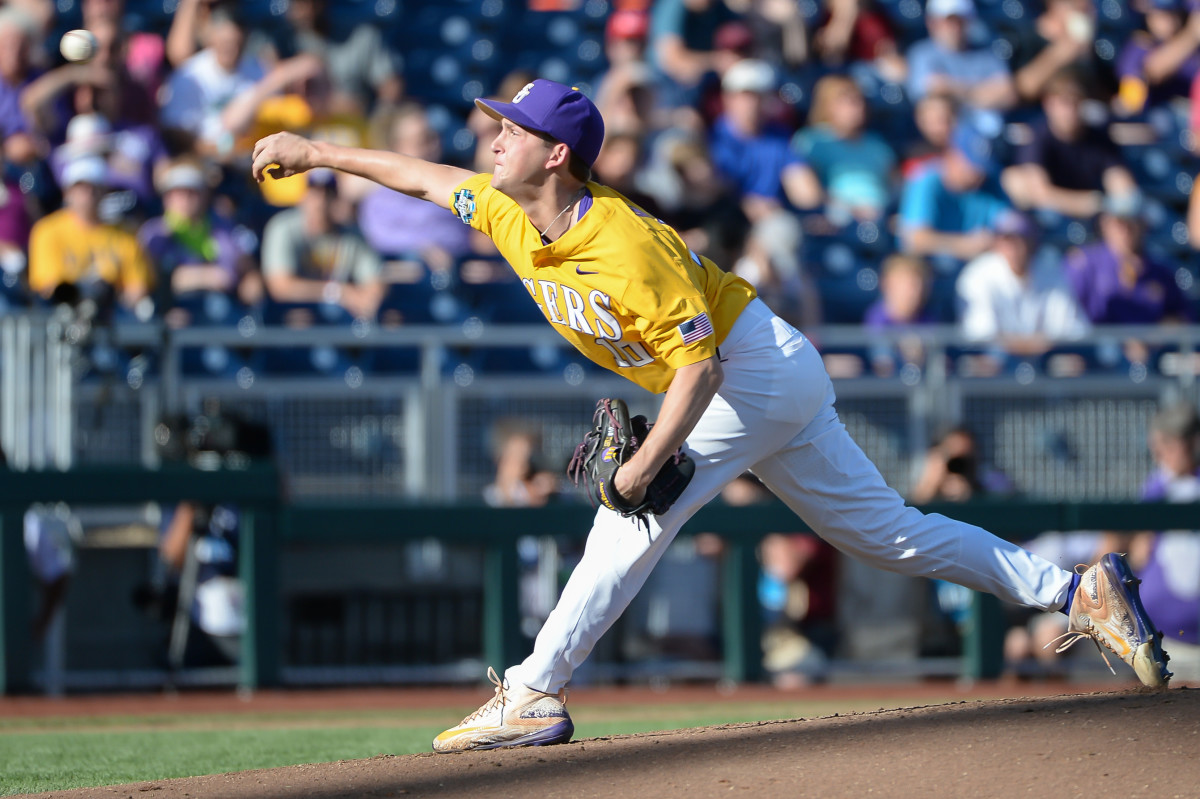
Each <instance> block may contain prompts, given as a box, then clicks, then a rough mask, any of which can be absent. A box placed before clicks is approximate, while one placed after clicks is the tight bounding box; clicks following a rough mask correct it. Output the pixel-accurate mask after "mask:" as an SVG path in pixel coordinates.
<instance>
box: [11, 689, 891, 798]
mask: <svg viewBox="0 0 1200 799" xmlns="http://www.w3.org/2000/svg"><path fill="white" fill-rule="evenodd" d="M878 707H879V701H878V700H875V701H869V700H867V701H863V702H859V703H856V704H855V703H847V702H845V701H843V702H839V703H836V704H834V703H829V702H823V703H807V704H803V705H801V704H794V703H793V704H789V703H782V704H781V703H746V704H697V705H679V704H670V705H660V706H646V705H639V706H632V707H630V706H609V707H604V706H584V707H580V708H579V710H578V711H577V712H576V713H575V714H573V715H574V716H575V721H576V725H577V727H576V733H575V737H576V738H594V737H601V736H610V735H621V734H628V733H635V732H649V731H652V730H666V729H682V728H687V727H702V726H707V725H710V724H727V723H736V722H745V721H757V720H763V719H776V718H798V717H809V718H811V717H816V716H821V715H828V714H830V713H835V712H841V713H844V712H849V711H852V710H873V709H876V708H878ZM472 709H473V708H465V707H464V708H456V709H453V710H450V711H446V712H433V711H429V710H422V711H395V710H390V711H358V712H352V713H350V712H336V711H334V712H320V713H311V712H310V713H264V714H212V715H203V716H196V715H190V716H189V715H155V716H99V717H84V718H47V719H0V764H3V766H2V767H0V796H9V795H12V794H17V793H32V792H37V791H51V790H64V789H68V788H80V787H93V786H99V785H114V784H120V783H127V782H140V781H146V780H157V779H169V778H172V777H189V776H196V775H200V774H217V773H223V772H231V771H245V770H248V769H259V768H272V767H276V766H287V765H295V764H298V763H325V762H330V761H334V760H351V759H359V758H367V757H373V756H374V755H378V754H411V753H415V752H428V751H429V743H430V741H431V740H432V739H433V737H434V736H435V735H437V734H438V733H439V732H441V731H442V730H443V729H445V727H446V726H447V725H449V724H451V723H453V722H454V721H457V720H458V718H460V717H461V716H463V715H465V714H466V713H468V712H469V711H470V710H472Z"/></svg>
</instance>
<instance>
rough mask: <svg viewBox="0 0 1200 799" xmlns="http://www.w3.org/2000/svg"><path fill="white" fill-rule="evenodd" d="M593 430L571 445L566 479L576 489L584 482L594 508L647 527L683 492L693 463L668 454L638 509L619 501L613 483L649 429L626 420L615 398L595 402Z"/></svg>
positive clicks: (680, 454) (638, 421) (678, 454)
mask: <svg viewBox="0 0 1200 799" xmlns="http://www.w3.org/2000/svg"><path fill="white" fill-rule="evenodd" d="M592 422H593V427H592V429H591V430H590V431H589V432H588V434H587V435H586V436H584V437H583V441H581V442H580V443H579V444H578V445H577V446H576V447H575V454H574V455H572V456H571V463H570V464H569V465H568V466H567V475H568V476H569V477H570V478H571V479H572V480H573V481H574V482H575V485H579V484H580V483H583V484H584V485H585V488H586V490H587V492H588V498H589V499H590V500H592V504H593V505H595V504H596V503H599V504H601V505H603V506H604V507H606V508H608V509H609V510H613V511H616V512H617V513H619V514H621V515H622V516H626V517H629V516H633V517H636V518H637V519H638V521H640V522H642V523H643V524H645V525H646V526H647V527H649V526H650V523H649V514H651V513H653V514H655V515H658V514H662V513H666V512H667V510H668V509H670V507H671V506H672V505H674V504H675V500H677V499H679V495H680V494H682V493H683V490H684V489H685V488H687V485H688V483H690V482H691V480H692V475H694V474H695V473H696V462H695V461H693V460H692V459H691V458H689V457H688V456H687V453H685V452H684V451H683V450H682V449H679V450H678V451H676V452H675V454H674V455H672V456H671V457H670V458H669V459H668V460H667V462H666V463H664V464H663V466H662V468H661V469H659V470H658V474H656V475H655V476H654V479H653V480H652V481H650V485H649V486H647V487H646V496H645V498H643V499H642V501H641V502H639V503H637V504H636V505H635V504H633V503H631V502H629V501H627V500H626V499H625V498H624V497H622V496H621V495H620V494H619V493H618V492H617V489H616V484H615V482H614V479H615V478H616V476H617V470H618V469H620V468H621V466H622V465H623V464H625V463H627V462H628V461H629V459H630V458H632V457H633V453H635V452H637V451H638V448H639V447H640V446H641V445H642V442H644V441H645V440H646V436H647V434H649V432H650V428H651V427H652V426H653V425H651V424H649V423H647V421H646V417H645V416H640V415H639V416H634V417H633V418H632V419H631V418H630V417H629V408H628V406H626V405H625V403H624V402H623V401H622V400H619V399H602V400H600V401H599V402H598V403H596V413H595V415H594V416H593V417H592Z"/></svg>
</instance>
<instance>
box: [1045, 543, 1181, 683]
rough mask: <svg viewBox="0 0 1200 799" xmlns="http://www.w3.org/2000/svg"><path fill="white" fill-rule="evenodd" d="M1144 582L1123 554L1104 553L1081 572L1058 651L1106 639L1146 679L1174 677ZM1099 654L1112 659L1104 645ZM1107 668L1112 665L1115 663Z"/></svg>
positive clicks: (1157, 679)
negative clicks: (1144, 598) (1144, 600)
mask: <svg viewBox="0 0 1200 799" xmlns="http://www.w3.org/2000/svg"><path fill="white" fill-rule="evenodd" d="M1140 583H1141V580H1139V579H1137V578H1136V577H1134V576H1133V571H1132V570H1131V569H1130V568H1129V564H1128V563H1126V562H1125V558H1124V557H1122V556H1121V555H1117V554H1115V553H1109V554H1107V555H1105V556H1104V557H1102V558H1100V561H1099V562H1098V563H1096V565H1094V566H1092V567H1091V568H1089V569H1087V570H1086V571H1084V572H1083V573H1082V574H1081V575H1080V579H1079V588H1078V589H1076V591H1075V596H1074V597H1072V598H1071V607H1070V614H1069V615H1068V618H1070V620H1071V621H1070V624H1069V625H1068V627H1067V632H1066V634H1065V635H1063V636H1061V637H1060V639H1061V638H1066V639H1067V640H1066V641H1065V642H1064V643H1063V644H1062V645H1061V646H1059V647H1058V649H1056V650H1055V651H1056V652H1063V651H1065V650H1067V649H1069V648H1070V647H1071V646H1072V645H1073V644H1075V642H1076V641H1079V640H1080V639H1083V638H1091V639H1092V640H1093V641H1095V642H1096V648H1097V649H1099V647H1100V645H1101V644H1103V645H1104V647H1105V648H1106V649H1108V650H1109V651H1110V652H1112V653H1113V654H1115V655H1116V656H1117V657H1119V658H1121V660H1123V661H1125V662H1126V663H1128V664H1129V665H1130V667H1131V668H1132V669H1133V670H1134V672H1135V673H1136V674H1137V676H1138V679H1139V680H1141V681H1142V684H1143V685H1146V686H1149V687H1151V688H1163V687H1165V686H1166V685H1167V683H1168V682H1170V680H1171V672H1169V671H1167V661H1168V660H1170V658H1169V657H1168V655H1167V653H1166V652H1164V651H1163V648H1162V633H1161V632H1158V630H1156V629H1155V627H1154V623H1153V622H1152V621H1150V616H1149V615H1148V614H1147V613H1146V609H1145V608H1144V607H1143V606H1142V600H1141V597H1140V596H1139V595H1138V585H1139V584H1140ZM1051 643H1053V641H1052V642H1051ZM1100 654H1101V656H1103V657H1104V662H1105V663H1108V656H1107V655H1105V654H1104V650H1103V649H1101V650H1100ZM1108 668H1109V670H1110V671H1111V670H1112V664H1109V665H1108ZM1113 673H1114V674H1115V673H1116V672H1115V671H1114V672H1113Z"/></svg>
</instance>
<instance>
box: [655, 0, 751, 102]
mask: <svg viewBox="0 0 1200 799" xmlns="http://www.w3.org/2000/svg"><path fill="white" fill-rule="evenodd" d="M735 19H737V16H736V15H735V14H734V13H733V12H732V11H730V10H729V7H728V6H726V5H725V3H724V2H722V0H658V2H656V3H655V4H654V9H653V11H652V16H651V19H650V64H651V65H652V66H654V67H655V68H657V69H658V70H659V71H660V72H661V73H662V74H663V75H664V76H665V77H666V78H668V80H669V81H670V82H671V83H672V84H674V86H673V87H671V86H664V87H663V89H664V90H667V91H668V93H672V92H670V89H672V88H674V89H677V90H679V89H681V90H684V91H683V92H675V93H678V94H679V95H680V96H678V97H672V98H671V99H672V100H682V99H684V98H685V97H686V99H688V100H694V99H695V96H688V90H696V89H698V88H699V86H700V84H701V81H703V79H704V77H705V76H706V75H709V74H712V73H716V74H718V75H722V74H724V73H725V70H726V69H727V68H728V67H729V66H730V63H729V61H728V59H730V58H731V57H732V54H731V53H730V52H729V51H726V50H721V49H720V48H718V47H717V46H716V36H717V29H718V28H720V27H721V25H722V24H724V23H726V22H730V21H732V20H735Z"/></svg>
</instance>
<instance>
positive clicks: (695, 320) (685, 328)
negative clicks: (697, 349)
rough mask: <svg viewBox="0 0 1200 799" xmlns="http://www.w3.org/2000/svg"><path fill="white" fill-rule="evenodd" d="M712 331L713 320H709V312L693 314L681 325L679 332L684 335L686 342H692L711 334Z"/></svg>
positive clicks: (684, 341)
mask: <svg viewBox="0 0 1200 799" xmlns="http://www.w3.org/2000/svg"><path fill="white" fill-rule="evenodd" d="M712 332H713V327H712V322H710V321H708V314H707V313H702V314H700V315H699V316H693V317H692V318H691V319H689V320H687V321H686V322H684V323H683V324H681V325H680V326H679V334H680V335H681V336H683V343H684V344H691V343H693V342H696V341H699V340H700V339H702V338H705V337H706V336H711V335H712Z"/></svg>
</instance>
